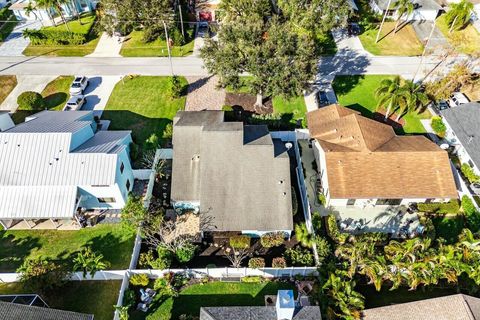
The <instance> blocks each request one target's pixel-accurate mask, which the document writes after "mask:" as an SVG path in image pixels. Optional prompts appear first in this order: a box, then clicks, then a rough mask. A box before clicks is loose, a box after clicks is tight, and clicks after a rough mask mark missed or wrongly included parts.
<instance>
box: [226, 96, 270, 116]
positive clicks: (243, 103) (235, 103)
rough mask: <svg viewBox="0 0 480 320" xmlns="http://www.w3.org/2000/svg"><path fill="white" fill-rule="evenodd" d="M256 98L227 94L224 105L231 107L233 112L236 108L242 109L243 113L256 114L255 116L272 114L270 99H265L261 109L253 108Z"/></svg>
mask: <svg viewBox="0 0 480 320" xmlns="http://www.w3.org/2000/svg"><path fill="white" fill-rule="evenodd" d="M256 101H257V98H256V97H255V96H253V95H251V94H248V93H229V92H227V95H226V97H225V105H227V106H232V107H233V109H234V110H235V109H236V108H239V107H240V108H242V109H243V110H244V111H247V112H251V113H256V114H266V113H273V103H272V99H265V100H264V101H263V105H264V107H263V108H255V107H254V105H255V102H256Z"/></svg>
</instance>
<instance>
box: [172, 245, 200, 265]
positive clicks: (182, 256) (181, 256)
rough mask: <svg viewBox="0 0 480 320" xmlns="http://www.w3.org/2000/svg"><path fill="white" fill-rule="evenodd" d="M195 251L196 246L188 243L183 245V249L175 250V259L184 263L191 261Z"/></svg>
mask: <svg viewBox="0 0 480 320" xmlns="http://www.w3.org/2000/svg"><path fill="white" fill-rule="evenodd" d="M196 250H197V246H196V245H193V244H191V243H188V244H185V245H184V246H183V247H180V248H178V249H177V251H176V252H175V257H176V258H177V260H178V262H180V263H186V262H188V261H190V260H192V259H193V257H194V256H195V251H196Z"/></svg>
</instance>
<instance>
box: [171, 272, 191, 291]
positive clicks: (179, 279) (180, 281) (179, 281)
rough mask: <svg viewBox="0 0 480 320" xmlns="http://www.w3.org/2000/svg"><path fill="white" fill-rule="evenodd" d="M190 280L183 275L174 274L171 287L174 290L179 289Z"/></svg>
mask: <svg viewBox="0 0 480 320" xmlns="http://www.w3.org/2000/svg"><path fill="white" fill-rule="evenodd" d="M189 281H190V279H189V278H188V277H187V276H186V275H185V274H184V273H175V275H174V276H173V280H172V282H173V286H174V287H175V288H181V287H183V286H184V285H186V284H187V283H188V282H189Z"/></svg>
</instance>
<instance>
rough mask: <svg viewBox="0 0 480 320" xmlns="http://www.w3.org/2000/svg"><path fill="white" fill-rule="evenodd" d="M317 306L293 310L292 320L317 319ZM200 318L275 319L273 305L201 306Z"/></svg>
mask: <svg viewBox="0 0 480 320" xmlns="http://www.w3.org/2000/svg"><path fill="white" fill-rule="evenodd" d="M321 318H322V315H321V313H320V308H319V307H314V306H308V307H302V308H299V309H298V310H296V311H295V314H294V316H293V319H292V320H319V319H321ZM200 320H277V312H276V310H275V307H203V308H201V309H200Z"/></svg>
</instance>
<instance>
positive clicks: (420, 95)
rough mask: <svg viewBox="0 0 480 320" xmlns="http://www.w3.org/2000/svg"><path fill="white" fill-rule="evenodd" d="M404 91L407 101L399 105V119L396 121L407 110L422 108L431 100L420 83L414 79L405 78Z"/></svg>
mask: <svg viewBox="0 0 480 320" xmlns="http://www.w3.org/2000/svg"><path fill="white" fill-rule="evenodd" d="M402 91H403V92H404V94H405V97H406V98H405V103H404V104H400V105H399V110H398V114H397V119H396V120H395V121H398V120H399V119H400V117H402V115H403V114H404V113H405V112H407V111H416V110H418V109H421V108H422V107H424V106H425V105H426V104H427V103H428V102H429V99H428V96H427V95H426V94H425V93H424V92H423V91H422V90H421V87H420V85H419V84H416V83H414V82H413V81H410V80H405V83H404V84H403V86H402Z"/></svg>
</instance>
